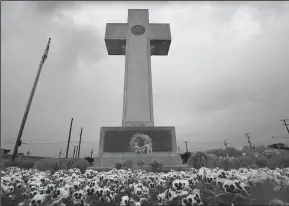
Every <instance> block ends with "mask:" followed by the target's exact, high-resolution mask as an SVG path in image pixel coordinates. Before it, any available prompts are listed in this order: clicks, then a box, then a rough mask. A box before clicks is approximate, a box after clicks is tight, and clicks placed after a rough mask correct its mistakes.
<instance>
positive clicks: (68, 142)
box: [65, 118, 73, 159]
mask: <svg viewBox="0 0 289 206" xmlns="http://www.w3.org/2000/svg"><path fill="white" fill-rule="evenodd" d="M72 123H73V118H71V122H70V129H69V136H68V141H67V148H66V157H65V158H66V159H67V157H68V150H69V144H70V137H71V129H72Z"/></svg>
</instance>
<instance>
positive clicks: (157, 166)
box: [149, 160, 163, 172]
mask: <svg viewBox="0 0 289 206" xmlns="http://www.w3.org/2000/svg"><path fill="white" fill-rule="evenodd" d="M149 165H150V166H151V169H152V172H161V171H162V169H163V163H162V162H158V161H156V160H154V161H152V162H150V163H149Z"/></svg>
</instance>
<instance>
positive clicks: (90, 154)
mask: <svg viewBox="0 0 289 206" xmlns="http://www.w3.org/2000/svg"><path fill="white" fill-rule="evenodd" d="M92 153H93V149H91V151H90V157H91V158H92Z"/></svg>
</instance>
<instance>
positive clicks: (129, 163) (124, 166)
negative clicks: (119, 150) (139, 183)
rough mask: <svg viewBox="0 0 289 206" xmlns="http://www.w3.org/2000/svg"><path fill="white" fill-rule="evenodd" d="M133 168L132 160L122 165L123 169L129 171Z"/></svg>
mask: <svg viewBox="0 0 289 206" xmlns="http://www.w3.org/2000/svg"><path fill="white" fill-rule="evenodd" d="M132 167H133V161H132V160H126V161H125V162H124V163H123V164H122V168H123V169H129V168H132Z"/></svg>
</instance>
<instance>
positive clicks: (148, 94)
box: [105, 9, 171, 127]
mask: <svg viewBox="0 0 289 206" xmlns="http://www.w3.org/2000/svg"><path fill="white" fill-rule="evenodd" d="M105 42H106V47H107V50H108V54H109V55H125V81H124V99H123V117H122V126H123V127H150V126H154V117H153V96H152V75H151V56H152V55H167V54H168V51H169V46H170V42H171V35H170V28H169V24H150V23H149V14H148V10H147V9H129V11H128V23H108V24H107V25H106V33H105Z"/></svg>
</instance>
